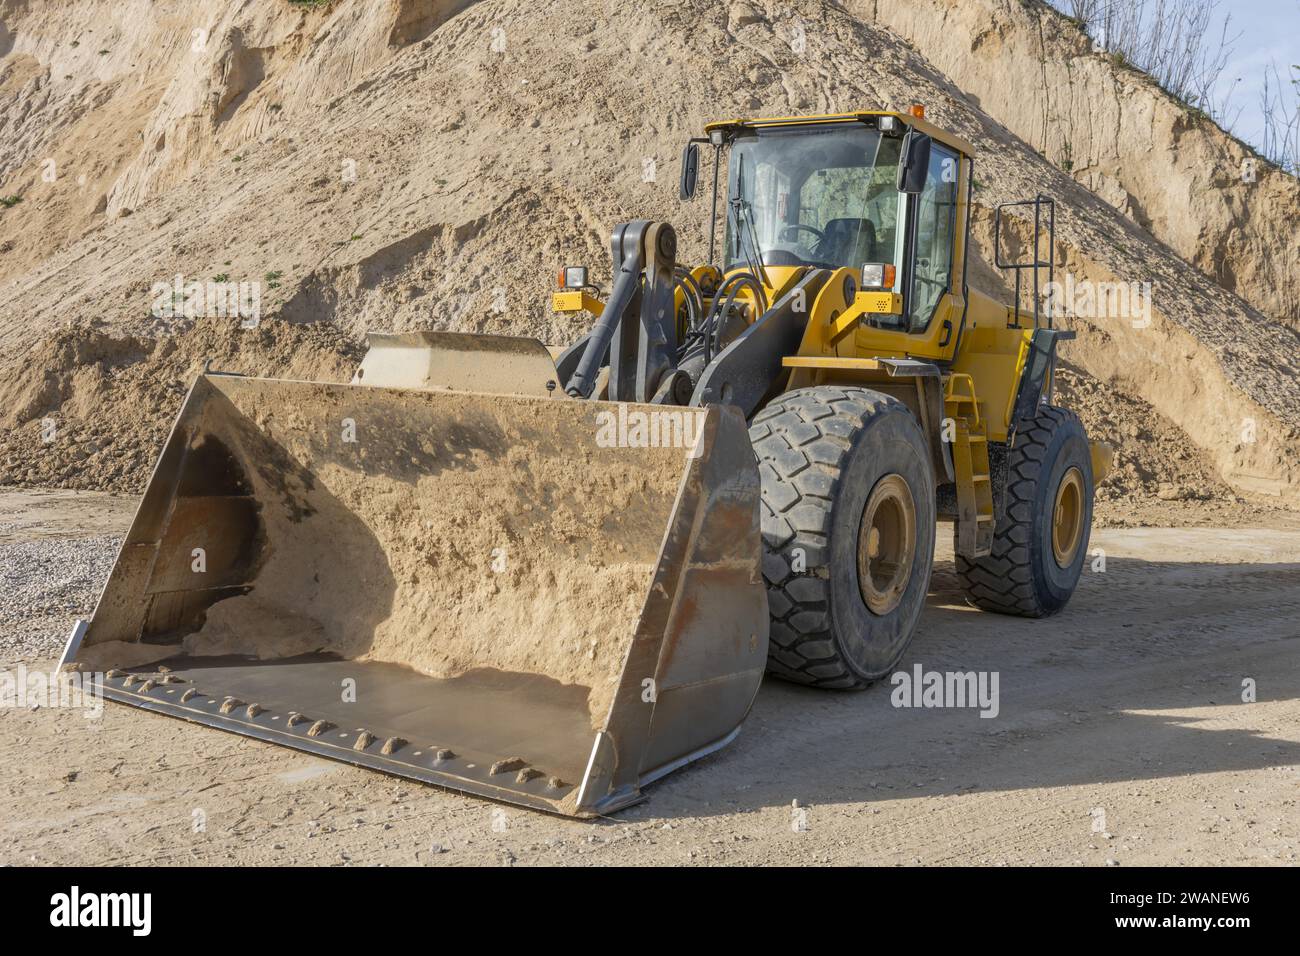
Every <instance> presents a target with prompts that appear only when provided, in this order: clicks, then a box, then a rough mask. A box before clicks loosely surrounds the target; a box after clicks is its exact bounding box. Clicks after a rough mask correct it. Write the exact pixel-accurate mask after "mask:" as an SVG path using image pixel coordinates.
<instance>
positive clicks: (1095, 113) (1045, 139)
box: [846, 0, 1300, 329]
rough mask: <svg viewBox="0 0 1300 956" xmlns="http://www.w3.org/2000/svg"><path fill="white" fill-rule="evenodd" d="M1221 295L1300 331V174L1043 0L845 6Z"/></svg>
mask: <svg viewBox="0 0 1300 956" xmlns="http://www.w3.org/2000/svg"><path fill="white" fill-rule="evenodd" d="M846 7H847V9H848V10H850V11H851V12H853V13H858V14H861V15H862V16H863V17H864V18H869V19H871V20H872V21H873V22H876V23H879V24H881V25H884V26H887V27H888V28H889V29H890V30H892V31H894V32H895V33H897V34H898V35H899V36H901V37H903V38H905V39H907V40H908V41H909V42H911V43H912V44H913V45H914V46H915V47H916V48H917V49H919V50H921V51H923V52H924V53H925V55H926V57H927V58H928V59H929V60H930V62H931V63H933V64H934V65H935V66H936V67H937V68H938V69H940V70H942V71H943V72H944V73H945V74H946V75H947V76H948V77H949V79H951V80H952V81H953V82H954V83H955V84H957V85H958V86H959V87H961V89H962V91H963V92H964V93H965V95H966V97H967V98H968V99H969V100H971V102H973V103H975V104H977V105H978V106H979V107H980V108H981V109H983V110H984V112H986V113H987V114H988V115H989V116H991V117H993V118H994V119H995V120H997V121H998V122H999V123H1001V124H1002V125H1003V126H1005V127H1006V128H1007V129H1008V130H1010V131H1011V132H1013V133H1015V134H1016V135H1017V136H1018V137H1020V138H1021V139H1022V140H1024V141H1025V143H1026V144H1028V145H1029V146H1031V147H1033V148H1034V149H1036V150H1038V151H1039V152H1041V153H1042V154H1043V155H1044V156H1045V157H1047V158H1048V159H1049V160H1050V161H1051V162H1052V163H1053V164H1054V165H1055V166H1056V167H1057V168H1058V169H1061V170H1063V171H1065V172H1067V173H1069V174H1070V175H1071V176H1073V177H1074V178H1075V180H1077V181H1078V182H1079V183H1080V184H1082V185H1083V186H1086V187H1087V188H1088V189H1089V190H1091V191H1092V192H1094V193H1096V194H1097V195H1098V196H1100V197H1101V198H1102V199H1104V200H1105V201H1106V202H1108V203H1110V205H1112V206H1114V207H1115V208H1116V209H1117V210H1119V211H1120V212H1122V213H1123V214H1124V215H1126V216H1128V217H1129V218H1130V219H1132V220H1133V221H1134V222H1136V223H1137V224H1138V225H1139V226H1141V227H1142V228H1143V229H1145V230H1146V231H1148V232H1150V233H1151V235H1152V236H1154V237H1155V238H1156V239H1158V240H1160V241H1161V242H1163V243H1165V244H1166V245H1168V246H1169V247H1170V248H1171V249H1173V250H1174V251H1175V252H1176V253H1178V254H1179V255H1180V256H1182V257H1183V258H1184V259H1186V260H1187V261H1188V262H1190V263H1191V264H1192V265H1194V266H1196V268H1198V269H1200V270H1201V271H1202V272H1203V273H1205V275H1207V276H1209V277H1210V278H1211V279H1213V280H1214V281H1215V282H1216V283H1217V284H1219V285H1221V286H1223V287H1224V288H1225V289H1228V290H1230V291H1233V292H1236V293H1237V294H1238V295H1239V296H1241V298H1242V299H1244V300H1245V301H1247V302H1249V303H1250V304H1251V305H1253V306H1254V307H1255V308H1256V309H1258V310H1259V311H1260V312H1262V313H1264V314H1265V315H1268V316H1270V317H1272V318H1276V319H1280V320H1282V321H1283V322H1286V323H1287V324H1288V325H1290V326H1291V327H1292V328H1295V329H1300V255H1298V254H1297V250H1300V180H1298V179H1296V177H1294V176H1291V175H1288V174H1287V173H1284V172H1282V171H1281V170H1280V169H1278V168H1277V167H1276V166H1274V165H1272V164H1271V163H1269V162H1267V161H1266V160H1264V159H1262V158H1261V157H1259V156H1258V155H1257V154H1256V153H1255V151H1254V150H1252V149H1251V148H1250V147H1249V146H1247V145H1246V144H1245V143H1242V142H1241V141H1239V140H1237V139H1235V138H1233V137H1232V136H1230V135H1228V134H1227V133H1225V132H1224V131H1223V130H1221V129H1220V128H1219V127H1218V126H1216V125H1215V124H1214V123H1213V122H1211V121H1210V120H1209V119H1207V118H1206V117H1205V116H1203V115H1201V114H1200V113H1198V112H1196V111H1194V110H1189V109H1188V108H1187V106H1186V105H1185V104H1183V103H1180V102H1179V101H1177V100H1176V99H1175V98H1173V97H1172V96H1170V95H1169V94H1168V93H1166V92H1164V90H1162V89H1161V88H1160V87H1159V86H1158V85H1157V84H1156V83H1155V82H1154V81H1153V80H1152V79H1151V77H1149V76H1148V75H1147V74H1145V73H1142V72H1141V71H1139V70H1136V69H1133V68H1131V67H1126V66H1124V65H1122V64H1120V63H1118V62H1117V61H1116V60H1115V59H1114V58H1112V57H1110V56H1109V55H1107V54H1105V53H1103V52H1098V51H1097V50H1095V49H1094V48H1093V44H1092V41H1091V40H1090V39H1089V38H1088V37H1087V36H1086V35H1085V34H1084V33H1083V31H1082V30H1081V29H1080V27H1079V26H1078V24H1077V23H1075V22H1074V21H1073V20H1070V19H1069V18H1067V17H1065V16H1063V15H1062V14H1061V13H1060V12H1059V11H1057V10H1056V9H1054V8H1053V7H1051V6H1049V5H1048V4H1046V3H1043V2H1041V0H1031V2H1024V0H849V2H848V3H846Z"/></svg>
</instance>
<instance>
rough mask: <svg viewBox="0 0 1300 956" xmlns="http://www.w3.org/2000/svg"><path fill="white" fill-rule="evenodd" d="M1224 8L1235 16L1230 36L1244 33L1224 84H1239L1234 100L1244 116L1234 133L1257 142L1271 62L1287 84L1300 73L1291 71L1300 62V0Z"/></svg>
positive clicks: (1255, 0)
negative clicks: (1263, 94) (1266, 80)
mask: <svg viewBox="0 0 1300 956" xmlns="http://www.w3.org/2000/svg"><path fill="white" fill-rule="evenodd" d="M1220 7H1221V8H1222V11H1221V12H1224V13H1229V14H1231V16H1232V22H1231V24H1230V26H1229V30H1228V32H1229V35H1231V34H1235V33H1240V34H1241V36H1240V37H1239V38H1238V40H1237V42H1236V44H1235V45H1234V47H1233V55H1232V59H1231V60H1230V61H1229V63H1228V67H1227V69H1225V70H1224V71H1223V77H1222V78H1221V80H1220V86H1221V88H1222V89H1227V88H1228V87H1230V86H1232V85H1233V84H1234V83H1235V89H1233V97H1232V103H1233V105H1234V106H1235V107H1239V108H1241V118H1240V119H1239V120H1238V121H1237V125H1236V127H1235V129H1234V132H1236V134H1237V135H1238V136H1240V137H1241V138H1242V139H1244V140H1245V141H1246V142H1248V143H1255V142H1258V140H1259V134H1260V130H1261V128H1262V123H1261V117H1260V110H1259V96H1260V92H1261V91H1262V90H1263V87H1264V70H1265V68H1266V67H1267V66H1268V63H1269V61H1270V60H1275V61H1276V62H1277V68H1278V72H1279V73H1280V74H1281V76H1282V81H1283V82H1284V83H1285V82H1286V81H1287V80H1288V78H1290V77H1297V76H1300V73H1298V72H1292V71H1291V65H1292V64H1300V0H1229V2H1225V3H1222V4H1220ZM1294 97H1295V94H1294V89H1293V90H1292V98H1293V100H1294Z"/></svg>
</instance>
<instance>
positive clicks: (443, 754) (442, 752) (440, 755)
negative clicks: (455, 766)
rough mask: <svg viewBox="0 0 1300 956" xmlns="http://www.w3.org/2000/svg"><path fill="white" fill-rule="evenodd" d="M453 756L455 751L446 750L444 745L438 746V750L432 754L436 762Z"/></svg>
mask: <svg viewBox="0 0 1300 956" xmlns="http://www.w3.org/2000/svg"><path fill="white" fill-rule="evenodd" d="M455 757H456V753H455V751H452V750H448V749H447V748H446V747H439V748H438V752H437V753H436V754H434V755H433V758H434V761H435V762H437V763H442V762H443V761H444V760H454V759H455Z"/></svg>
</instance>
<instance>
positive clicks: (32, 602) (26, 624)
mask: <svg viewBox="0 0 1300 956" xmlns="http://www.w3.org/2000/svg"><path fill="white" fill-rule="evenodd" d="M121 540H122V539H121V538H120V537H118V536H116V535H97V536H94V537H88V538H45V539H40V540H36V541H19V542H15V543H11V544H0V662H3V663H6V664H12V663H17V662H18V661H34V660H48V659H50V658H53V657H58V656H59V654H61V653H62V652H63V645H64V642H65V641H66V640H67V638H68V632H69V631H70V630H71V629H72V625H73V622H75V621H76V619H77V618H79V617H83V618H84V617H89V616H90V613H91V611H93V610H94V609H95V601H96V599H97V598H98V597H99V592H100V589H101V588H102V587H103V586H104V581H105V580H107V578H108V572H109V571H110V570H111V569H112V567H113V559H114V558H115V557H117V549H118V545H119V544H120V543H121Z"/></svg>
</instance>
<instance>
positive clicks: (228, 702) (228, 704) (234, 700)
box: [218, 697, 244, 714]
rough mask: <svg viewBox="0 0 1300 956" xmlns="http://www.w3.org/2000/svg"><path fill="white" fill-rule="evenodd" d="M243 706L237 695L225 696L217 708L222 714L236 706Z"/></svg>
mask: <svg viewBox="0 0 1300 956" xmlns="http://www.w3.org/2000/svg"><path fill="white" fill-rule="evenodd" d="M243 706H244V701H242V700H240V699H239V698H238V697H227V698H226V699H225V700H223V701H222V702H221V706H220V707H219V708H218V710H219V711H220V712H221V713H223V714H228V713H230V712H231V711H233V710H234V709H235V708H236V707H243Z"/></svg>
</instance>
